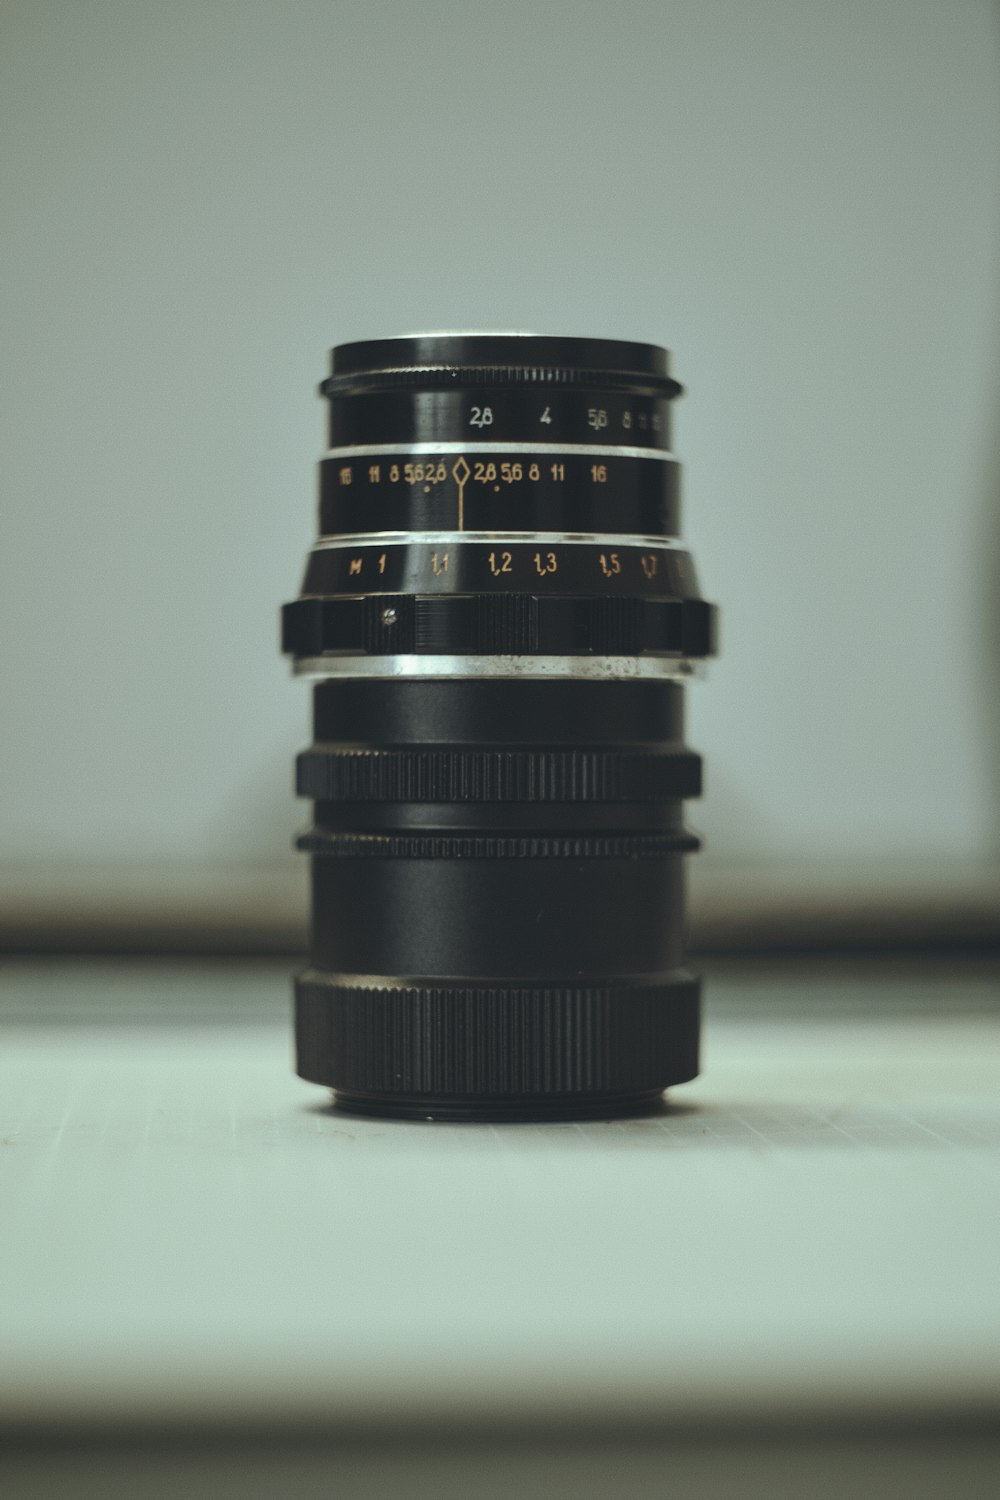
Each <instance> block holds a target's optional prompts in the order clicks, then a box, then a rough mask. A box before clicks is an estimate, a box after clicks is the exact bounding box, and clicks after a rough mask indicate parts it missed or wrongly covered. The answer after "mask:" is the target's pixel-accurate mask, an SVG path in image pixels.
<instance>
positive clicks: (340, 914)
mask: <svg viewBox="0 0 1000 1500" xmlns="http://www.w3.org/2000/svg"><path fill="white" fill-rule="evenodd" d="M321 390H322V391H323V393H324V395H326V396H327V398H328V399H329V401H330V445H331V446H330V451H329V452H328V453H327V455H326V456H325V457H324V459H323V460H322V462H321V485H320V526H321V536H320V540H319V542H318V544H317V546H316V548H315V549H314V550H313V552H312V554H311V557H310V560H309V563H308V565H307V569H306V576H305V581H304V585H303V590H302V594H301V596H300V598H299V599H298V600H297V601H295V602H294V603H293V604H291V605H288V606H286V608H285V612H284V619H283V645H284V649H285V650H286V651H287V652H288V653H289V654H290V655H291V656H292V657H293V659H294V662H295V667H296V670H298V671H300V672H302V673H303V674H304V675H308V676H310V677H312V678H313V679H314V680H315V682H316V685H315V688H314V743H313V745H312V746H311V748H309V749H308V750H306V751H304V752H303V753H302V755H301V756H300V757H299V762H298V783H297V786H298V791H299V794H300V795H302V796H304V797H307V798H309V799H311V800H312V801H313V803H314V823H313V826H312V827H311V828H310V829H308V830H307V831H305V832H304V833H303V834H302V835H301V836H300V838H299V840H298V844H299V847H300V848H301V849H303V850H304V851H305V852H307V853H308V854H309V856H310V858H311V861H312V870H313V911H312V943H311V959H310V968H309V969H308V970H307V972H306V973H305V974H303V975H302V976H300V978H299V979H298V980H297V982H296V1043H297V1059H298V1070H299V1073H300V1074H301V1076H303V1077H305V1078H308V1079H311V1080H312V1081H315V1082H318V1083H322V1084H326V1085H329V1086H330V1087H332V1088H333V1089H334V1090H335V1100H336V1102H337V1103H338V1104H339V1105H340V1106H341V1107H343V1108H349V1109H353V1110H360V1111H364V1112H369V1113H375V1114H396V1115H411V1116H415V1117H424V1116H431V1117H434V1118H448V1119H480V1118H491V1119H509V1118H522V1119H532V1118H538V1119H546V1118H554V1117H558V1116H560V1115H562V1116H565V1117H583V1116H601V1115H607V1116H610V1115H616V1114H624V1113H632V1112H638V1111H642V1110H646V1109H649V1108H652V1107H654V1106H655V1105H656V1102H657V1101H658V1099H659V1097H660V1095H661V1094H662V1091H663V1089H664V1088H666V1087H667V1086H669V1085H671V1084H674V1083H679V1082H682V1081H685V1080H687V1079H689V1078H692V1077H694V1076H695V1075H696V1073H697V1070H698V1031H699V1023H698V1009H699V986H698V981H697V979H695V978H694V977H693V976H692V975H690V974H689V973H688V972H687V970H686V969H685V967H684V942H683V938H684V930H683V858H684V855H685V854H686V853H687V852H689V851H690V850H692V849H694V848H696V847H697V840H696V839H695V838H694V837H693V835H691V834H690V833H689V832H688V831H687V830H686V829H685V828H684V826H683V822H682V805H683V799H685V798H686V797H689V796H696V795H698V794H699V792H700V789H701V765H700V760H699V758H698V757H697V756H696V755H695V754H694V753H693V752H691V751H690V750H688V749H687V748H686V747H685V746H684V744H683V688H682V683H683V681H684V680H685V679H686V678H687V677H689V676H690V675H691V674H692V673H693V672H694V671H695V669H696V667H697V665H698V663H699V662H700V661H701V660H702V659H703V658H705V657H707V656H709V655H710V654H712V652H713V651H714V648H715V611H714V608H713V606H711V605H709V604H707V603H706V602H705V601H704V600H702V599H701V597H700V595H699V592H698V585H697V579H696V575H695V570H694V565H693V561H692V559H691V558H690V555H689V554H688V553H687V552H686V551H684V549H683V548H682V547H681V546H680V543H679V541H678V537H677V532H678V529H679V484H678V466H677V464H676V462H675V461H674V459H673V457H672V455H671V454H670V452H669V441H670V424H669V402H670V400H671V399H672V398H673V397H674V396H675V395H677V394H678V393H679V391H680V387H679V386H678V384H677V382H676V381H674V380H673V379H672V378H671V377H670V375H669V371H668V365H667V355H666V352H665V351H664V350H662V349H659V348H657V347H656V346H652V345H636V344H626V343H621V342H617V341H602V340H588V339H545V338H536V337H534V336H528V335H439V336H438V335H435V336H430V335H429V336H419V337H416V338H413V339H389V340H379V341H374V342H371V343H367V344H355V345H344V346H341V347H340V348H339V349H336V350H334V354H333V364H332V374H331V376H330V377H329V379H328V380H327V381H325V382H324V383H323V386H322V387H321Z"/></svg>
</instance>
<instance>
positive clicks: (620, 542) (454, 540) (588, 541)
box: [312, 531, 687, 552]
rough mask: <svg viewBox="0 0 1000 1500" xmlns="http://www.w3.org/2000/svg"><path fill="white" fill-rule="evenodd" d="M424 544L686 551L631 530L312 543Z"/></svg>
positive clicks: (384, 535)
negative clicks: (501, 544)
mask: <svg viewBox="0 0 1000 1500" xmlns="http://www.w3.org/2000/svg"><path fill="white" fill-rule="evenodd" d="M418 542H425V543H426V544H427V545H428V546H432V547H452V546H454V547H457V546H460V545H462V544H463V543H465V542H489V543H491V544H493V545H495V544H496V543H498V542H513V543H515V544H525V543H527V544H529V545H530V544H531V543H532V542H537V544H538V545H539V546H540V547H553V546H558V547H561V546H563V545H564V544H565V545H568V546H581V545H587V546H591V547H593V546H599V547H641V548H642V549H643V550H644V551H648V550H649V549H650V548H652V547H658V548H660V549H661V550H663V551H667V552H669V551H671V550H673V551H677V550H680V551H686V550H687V549H686V548H685V546H684V544H683V543H682V542H681V540H680V538H679V537H676V536H638V535H636V534H634V533H632V532H628V531H615V532H606V531H605V532H601V531H593V532H589V531H351V532H344V533H343V534H341V535H337V536H321V537H320V538H319V540H318V541H317V542H315V543H314V544H313V548H312V550H313V551H314V552H323V551H329V550H331V549H333V548H336V547H363V546H373V547H385V546H400V545H402V546H413V545H416V543H418Z"/></svg>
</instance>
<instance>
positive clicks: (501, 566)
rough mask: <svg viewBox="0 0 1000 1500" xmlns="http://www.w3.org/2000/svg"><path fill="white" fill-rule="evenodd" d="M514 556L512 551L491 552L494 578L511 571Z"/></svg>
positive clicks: (491, 567) (491, 566)
mask: <svg viewBox="0 0 1000 1500" xmlns="http://www.w3.org/2000/svg"><path fill="white" fill-rule="evenodd" d="M513 561H514V558H513V556H512V554H511V553H510V552H491V553H490V572H491V573H492V574H493V576H494V578H499V577H500V574H501V573H509V572H510V569H511V564H512V563H513Z"/></svg>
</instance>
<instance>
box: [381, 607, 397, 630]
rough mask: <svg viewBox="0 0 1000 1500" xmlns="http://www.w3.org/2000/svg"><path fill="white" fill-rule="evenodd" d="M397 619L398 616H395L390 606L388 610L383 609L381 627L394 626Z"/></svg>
mask: <svg viewBox="0 0 1000 1500" xmlns="http://www.w3.org/2000/svg"><path fill="white" fill-rule="evenodd" d="M398 618H399V616H398V615H397V613H396V611H395V610H394V609H393V608H392V607H391V605H390V607H389V608H388V609H384V610H383V611H382V624H383V625H395V623H396V621H397V619H398Z"/></svg>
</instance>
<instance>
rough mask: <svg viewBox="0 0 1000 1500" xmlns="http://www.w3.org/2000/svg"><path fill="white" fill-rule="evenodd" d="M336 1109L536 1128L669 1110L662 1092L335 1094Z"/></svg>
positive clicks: (618, 1118) (411, 1118)
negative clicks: (496, 1096) (509, 1096)
mask: <svg viewBox="0 0 1000 1500" xmlns="http://www.w3.org/2000/svg"><path fill="white" fill-rule="evenodd" d="M333 1104H334V1108H335V1109H338V1110H340V1112H341V1113H342V1114H350V1115H368V1116H377V1117H379V1118H384V1119H394V1120H433V1121H436V1122H439V1123H441V1124H453V1125H462V1124H487V1123H490V1122H492V1123H494V1124H505V1123H506V1124H533V1123H542V1122H544V1121H550V1120H621V1119H627V1118H630V1117H634V1116H636V1115H651V1114H656V1113H658V1112H659V1111H660V1110H662V1109H664V1108H665V1104H664V1096H663V1090H662V1089H644V1090H642V1091H640V1092H636V1093H625V1094H575V1095H566V1096H565V1097H563V1098H560V1099H551V1098H547V1097H544V1096H539V1097H536V1098H533V1099H514V1100H499V1101H498V1100H490V1099H464V1100H458V1099H436V1098H430V1097H420V1096H413V1097H412V1098H406V1097H400V1098H392V1099H388V1098H386V1097H384V1096H382V1097H377V1096H369V1095H366V1094H351V1093H347V1092H344V1091H343V1090H340V1089H338V1090H336V1091H335V1092H334V1095H333Z"/></svg>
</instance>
